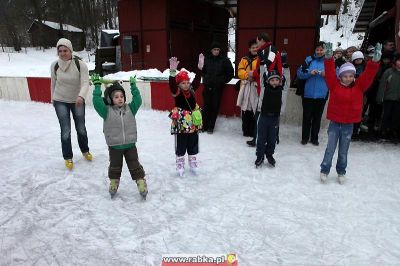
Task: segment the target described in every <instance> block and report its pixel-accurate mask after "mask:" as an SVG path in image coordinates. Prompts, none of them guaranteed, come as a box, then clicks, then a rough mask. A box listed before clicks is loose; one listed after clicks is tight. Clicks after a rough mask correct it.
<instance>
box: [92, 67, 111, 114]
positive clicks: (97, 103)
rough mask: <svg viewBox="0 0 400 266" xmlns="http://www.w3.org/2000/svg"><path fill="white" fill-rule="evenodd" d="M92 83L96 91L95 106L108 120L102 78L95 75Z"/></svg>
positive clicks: (94, 92) (94, 96)
mask: <svg viewBox="0 0 400 266" xmlns="http://www.w3.org/2000/svg"><path fill="white" fill-rule="evenodd" d="M91 79H92V83H93V85H94V90H93V100H92V101H93V106H94V109H95V110H96V112H97V113H98V114H99V115H100V116H101V117H102V118H103V119H106V118H107V113H108V110H107V106H106V104H105V103H104V101H103V98H102V97H101V94H102V92H101V79H100V76H99V75H97V74H93V75H92V77H91Z"/></svg>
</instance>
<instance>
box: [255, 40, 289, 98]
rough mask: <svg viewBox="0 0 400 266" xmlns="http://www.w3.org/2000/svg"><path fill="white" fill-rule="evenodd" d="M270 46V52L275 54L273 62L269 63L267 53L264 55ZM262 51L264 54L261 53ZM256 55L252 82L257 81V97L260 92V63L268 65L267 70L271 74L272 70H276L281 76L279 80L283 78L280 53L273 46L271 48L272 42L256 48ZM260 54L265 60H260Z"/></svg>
mask: <svg viewBox="0 0 400 266" xmlns="http://www.w3.org/2000/svg"><path fill="white" fill-rule="evenodd" d="M270 46H271V52H273V53H275V58H274V61H273V62H268V61H269V59H268V56H269V53H266V51H267V50H268V51H269V49H270ZM264 50H265V51H264ZM263 51H264V52H265V53H263ZM257 54H258V58H257V64H256V68H255V69H254V71H253V78H254V80H256V81H257V93H258V95H260V90H261V80H260V64H261V61H265V62H264V63H265V64H267V65H268V69H267V70H268V72H271V71H272V70H274V69H275V70H277V71H278V73H279V75H280V76H281V79H282V78H283V68H282V57H281V53H280V52H279V51H277V50H276V48H275V47H274V46H272V42H267V43H265V44H264V45H263V46H261V47H258V50H257ZM262 54H264V57H265V58H262V56H261V55H262ZM267 70H266V71H267ZM267 75H268V73H267Z"/></svg>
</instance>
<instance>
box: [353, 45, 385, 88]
mask: <svg viewBox="0 0 400 266" xmlns="http://www.w3.org/2000/svg"><path fill="white" fill-rule="evenodd" d="M381 56H382V44H380V43H377V44H376V46H375V51H374V56H373V57H372V61H369V62H368V63H367V67H366V68H365V71H364V72H363V73H362V74H361V76H360V77H359V78H358V80H357V81H356V82H357V83H358V84H360V88H361V89H362V90H363V91H366V90H368V89H369V88H370V87H371V84H372V82H373V81H374V78H375V75H376V72H378V69H379V65H380V64H379V62H380V60H381Z"/></svg>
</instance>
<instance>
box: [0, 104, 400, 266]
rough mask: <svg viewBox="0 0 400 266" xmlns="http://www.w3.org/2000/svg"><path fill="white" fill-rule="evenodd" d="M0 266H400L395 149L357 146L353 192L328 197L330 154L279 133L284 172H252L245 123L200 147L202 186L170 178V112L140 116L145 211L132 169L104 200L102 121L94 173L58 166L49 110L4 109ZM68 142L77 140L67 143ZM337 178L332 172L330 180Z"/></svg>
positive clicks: (90, 121) (91, 122)
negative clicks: (203, 259)
mask: <svg viewBox="0 0 400 266" xmlns="http://www.w3.org/2000/svg"><path fill="white" fill-rule="evenodd" d="M0 113H1V119H0V128H1V130H0V161H1V164H0V172H1V178H0V201H1V202H2V204H1V205H0V236H1V241H0V243H1V244H0V254H1V256H0V265H138V266H146V265H160V261H161V255H162V254H166V253H169V254H172V253H178V254H179V253H191V254H193V253H210V254H217V253H221V254H227V253H228V252H235V253H237V254H238V257H239V265H249V266H255V265H398V263H399V261H400V213H399V208H400V179H399V176H400V165H399V158H400V148H399V146H393V145H378V144H374V143H371V144H366V143H352V145H351V147H350V154H349V167H348V177H349V180H348V182H347V183H346V184H345V185H339V184H337V183H336V182H335V174H334V173H332V174H331V179H330V180H329V182H328V184H326V185H322V184H321V183H320V182H319V180H318V178H319V164H320V162H321V159H322V156H323V153H324V148H325V145H326V133H325V130H323V131H322V132H321V145H320V146H319V147H314V146H311V145H307V146H306V147H303V146H301V145H300V144H299V140H300V132H301V130H300V128H298V127H293V126H286V125H282V127H281V144H280V145H279V146H278V147H277V150H276V159H277V167H276V168H275V169H270V168H268V167H263V168H261V169H255V168H254V166H253V162H254V160H255V155H254V149H253V148H249V147H247V146H246V145H245V144H244V142H245V140H246V138H244V137H242V136H241V130H240V128H241V125H240V120H239V119H237V118H230V119H226V118H219V120H218V126H217V128H216V132H215V134H214V135H207V134H201V136H200V154H199V159H200V167H201V170H200V171H201V172H200V173H199V175H198V176H193V175H190V174H188V175H187V176H185V177H184V178H178V177H176V175H175V156H174V153H173V149H174V138H173V137H172V136H171V135H169V120H168V118H167V113H166V112H157V111H152V110H140V111H139V113H138V115H137V120H138V143H137V146H138V150H139V156H140V161H141V163H142V164H143V166H144V168H145V170H146V173H147V179H148V185H149V191H150V192H149V195H148V199H147V201H146V202H143V201H141V200H140V199H139V195H138V193H137V190H136V186H135V184H134V183H133V182H132V180H131V179H130V177H129V173H128V171H127V168H126V167H125V166H124V169H123V176H122V183H121V186H120V190H119V191H118V196H117V197H116V198H115V199H114V200H110V198H109V195H108V191H107V190H108V181H107V167H108V151H107V147H106V144H105V141H104V137H103V134H102V121H101V119H100V117H99V116H98V115H97V114H96V113H95V112H94V110H93V109H92V108H90V107H88V108H87V113H86V121H87V130H88V136H89V145H90V148H91V152H92V153H93V155H94V161H93V162H86V161H85V160H84V159H83V158H82V156H81V155H80V152H79V148H78V146H77V141H76V135H75V132H73V149H74V152H75V158H74V159H75V168H74V170H73V171H67V170H66V169H65V167H64V162H63V160H62V156H61V147H60V146H61V145H60V139H59V125H58V121H57V118H56V115H55V112H54V109H53V107H52V106H51V105H49V104H41V103H33V102H29V103H28V102H8V101H3V100H0ZM73 131H74V130H73ZM333 172H334V171H333Z"/></svg>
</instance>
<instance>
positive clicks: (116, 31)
mask: <svg viewBox="0 0 400 266" xmlns="http://www.w3.org/2000/svg"><path fill="white" fill-rule="evenodd" d="M101 31H103V32H105V33H108V34H119V30H101Z"/></svg>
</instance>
